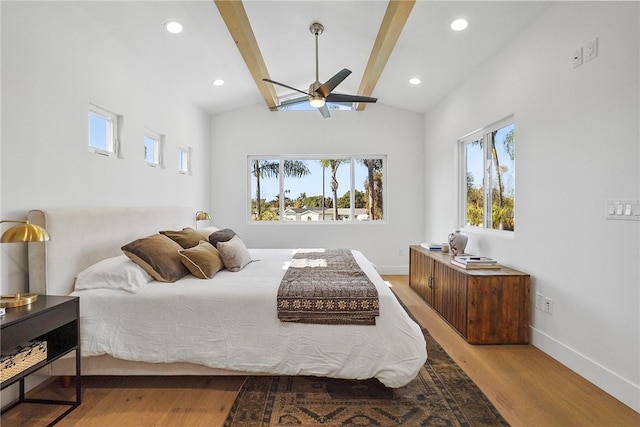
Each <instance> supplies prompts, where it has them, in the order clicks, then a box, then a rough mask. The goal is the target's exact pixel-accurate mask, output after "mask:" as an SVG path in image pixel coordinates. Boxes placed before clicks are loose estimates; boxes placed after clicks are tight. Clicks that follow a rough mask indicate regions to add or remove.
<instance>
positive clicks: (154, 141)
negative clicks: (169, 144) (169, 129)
mask: <svg viewBox="0 0 640 427" xmlns="http://www.w3.org/2000/svg"><path fill="white" fill-rule="evenodd" d="M163 149H164V135H160V134H158V133H155V132H152V131H150V130H147V131H145V133H144V160H145V162H147V164H148V165H149V166H153V167H156V166H160V167H162V165H163Z"/></svg>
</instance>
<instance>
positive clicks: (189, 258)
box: [178, 241, 224, 279]
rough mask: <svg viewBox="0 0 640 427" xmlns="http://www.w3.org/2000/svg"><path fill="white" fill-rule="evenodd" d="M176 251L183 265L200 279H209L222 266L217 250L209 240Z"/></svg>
mask: <svg viewBox="0 0 640 427" xmlns="http://www.w3.org/2000/svg"><path fill="white" fill-rule="evenodd" d="M178 253H179V254H180V260H181V261H182V263H183V264H184V265H185V267H187V268H188V269H189V271H190V272H191V274H193V275H194V276H196V277H198V278H200V279H211V278H212V277H213V276H214V275H215V274H216V273H217V272H218V271H220V270H222V269H223V268H224V265H223V263H222V259H221V258H220V254H219V253H218V250H217V249H216V248H214V247H213V245H212V244H211V243H209V242H205V241H201V242H200V243H199V244H198V246H195V247H193V248H190V249H183V250H181V251H178Z"/></svg>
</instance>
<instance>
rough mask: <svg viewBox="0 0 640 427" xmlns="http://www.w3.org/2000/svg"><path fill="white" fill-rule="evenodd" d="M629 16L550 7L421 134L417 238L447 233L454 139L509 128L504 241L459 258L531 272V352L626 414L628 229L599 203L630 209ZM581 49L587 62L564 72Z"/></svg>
mask: <svg viewBox="0 0 640 427" xmlns="http://www.w3.org/2000/svg"><path fill="white" fill-rule="evenodd" d="M639 6H640V5H639V4H638V3H637V2H624V3H623V2H559V3H557V4H555V5H554V6H552V7H551V8H550V9H549V10H548V11H547V13H545V14H544V15H543V16H542V17H541V18H540V19H538V20H537V21H536V22H535V23H534V24H533V25H532V26H531V27H530V28H529V29H528V30H527V31H525V32H524V33H523V34H521V36H519V37H518V38H517V39H515V40H513V42H512V43H511V44H510V45H509V46H507V47H506V48H505V49H503V50H501V52H500V54H498V55H497V56H495V57H494V58H492V59H491V60H490V61H488V62H487V63H485V64H484V66H482V67H481V68H480V69H478V70H476V72H475V73H474V75H473V77H471V78H470V79H469V80H468V81H467V82H466V83H465V84H463V85H462V86H461V87H459V88H458V89H457V90H456V91H455V92H454V93H452V94H451V95H450V96H448V97H447V98H446V99H445V100H443V101H442V102H441V103H440V105H439V106H438V107H437V108H435V109H434V110H433V111H431V112H430V113H429V114H427V118H426V126H425V129H426V152H425V159H426V160H425V161H426V166H427V167H426V184H425V185H426V202H425V203H426V215H425V218H426V225H425V227H426V236H425V239H426V240H442V239H443V238H444V236H446V235H447V234H448V233H449V232H450V231H451V230H452V229H453V228H454V227H455V226H456V224H455V220H454V218H455V217H456V215H455V212H456V211H455V203H456V199H455V194H456V175H455V164H456V163H455V162H456V151H455V148H456V140H457V139H458V138H459V137H461V136H462V135H464V134H466V133H468V132H470V131H473V130H475V129H477V128H479V127H482V126H485V125H488V124H490V123H492V122H495V121H497V120H499V119H502V118H504V117H506V116H508V115H509V114H512V113H513V114H514V115H515V126H516V163H517V166H516V231H515V233H514V236H513V237H512V238H502V237H498V236H495V235H487V234H478V233H470V234H469V240H470V243H469V247H468V252H471V253H478V254H482V255H487V256H491V257H494V258H497V259H498V260H500V261H501V262H503V263H504V264H507V265H510V266H513V267H516V268H518V269H520V270H523V271H526V272H528V273H530V274H531V276H532V289H531V296H532V298H531V307H532V323H531V326H532V330H531V332H532V342H533V344H534V345H535V346H537V347H539V348H541V349H542V350H543V351H545V352H546V353H548V354H550V355H551V356H553V357H554V358H556V359H558V360H559V361H561V362H562V363H564V364H565V365H567V366H569V367H570V368H572V369H573V370H575V371H576V372H578V373H579V374H581V375H582V376H584V377H586V378H587V379H589V380H590V381H592V382H594V383H595V384H596V385H598V386H599V387H601V388H602V389H604V390H605V391H607V392H609V393H610V394H612V395H614V396H615V397H617V398H618V399H619V400H621V401H623V402H624V403H626V404H627V405H629V406H631V407H632V408H634V409H635V410H636V411H640V362H639V361H640V314H639V313H640V310H639V306H640V291H639V289H640V267H639V264H640V263H639V259H640V223H638V222H631V221H610V220H609V221H608V220H606V219H605V200H606V199H608V198H618V197H619V198H638V197H640V175H639V165H640V150H639V147H640V132H639V118H640V109H639V93H640V85H639V76H640V70H639V63H640V56H639V50H640V47H639V39H640V37H639V36H640V35H639V33H638V32H639V30H638V29H639V27H640V25H639V16H640V15H639ZM594 37H598V39H599V55H598V57H597V58H596V59H595V60H592V61H589V62H586V63H584V64H583V65H582V66H580V67H578V68H576V69H574V68H573V66H572V60H571V58H572V53H573V51H574V50H575V49H576V48H578V47H579V46H583V45H585V44H586V43H587V42H588V41H590V40H592V39H593V38H594ZM443 177H447V178H449V181H450V182H449V184H448V185H443V184H442V183H443V181H446V180H443ZM536 292H540V293H542V294H544V295H545V296H546V297H549V298H552V299H553V303H554V311H553V314H552V315H549V314H546V313H544V312H542V311H540V310H535V309H534V306H535V304H534V303H535V299H534V296H535V293H536Z"/></svg>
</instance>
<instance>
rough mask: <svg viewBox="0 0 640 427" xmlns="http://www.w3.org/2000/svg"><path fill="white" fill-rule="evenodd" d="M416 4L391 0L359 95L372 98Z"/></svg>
mask: <svg viewBox="0 0 640 427" xmlns="http://www.w3.org/2000/svg"><path fill="white" fill-rule="evenodd" d="M414 4H415V0H389V5H388V6H387V11H386V12H385V14H384V18H382V24H381V25H380V30H379V31H378V36H377V37H376V41H375V43H374V44H373V48H372V49H371V55H370V56H369V62H368V63H367V67H366V68H365V71H364V74H363V75H362V81H361V82H360V87H359V88H358V95H361V96H371V94H372V93H373V89H374V88H375V87H376V84H378V80H379V79H380V76H381V75H382V71H383V70H384V67H385V65H387V61H388V60H389V57H390V56H391V52H392V51H393V48H394V47H395V45H396V42H397V41H398V38H399V37H400V33H402V29H403V28H404V24H405V23H406V22H407V19H408V18H409V15H410V14H411V10H412V9H413V5H414ZM366 105H367V104H365V103H359V104H358V106H357V107H356V110H357V111H362V110H364V108H365V107H366Z"/></svg>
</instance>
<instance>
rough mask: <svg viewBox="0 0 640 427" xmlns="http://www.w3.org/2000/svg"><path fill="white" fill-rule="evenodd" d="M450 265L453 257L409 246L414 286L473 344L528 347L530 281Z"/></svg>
mask: <svg viewBox="0 0 640 427" xmlns="http://www.w3.org/2000/svg"><path fill="white" fill-rule="evenodd" d="M450 261H451V255H450V254H448V253H442V252H440V251H430V250H428V249H425V248H423V247H422V246H419V245H416V246H410V247H409V286H410V287H411V289H413V290H414V291H415V292H416V293H417V294H418V295H419V296H420V297H421V298H422V299H423V300H424V301H425V302H426V303H427V304H428V305H429V306H431V307H432V308H433V309H434V310H435V311H436V312H437V313H438V314H439V315H440V316H442V317H443V318H444V319H445V320H446V321H447V322H448V323H449V324H450V325H451V326H452V327H453V328H454V329H455V330H456V331H457V332H458V333H459V334H460V335H461V336H462V337H463V338H464V339H465V340H467V342H469V343H471V344H527V343H528V342H529V292H530V291H529V288H530V276H529V275H528V274H526V273H523V272H521V271H517V270H514V269H512V268H508V267H505V266H501V267H500V268H499V269H469V270H467V269H464V268H460V267H457V266H454V265H452V264H451V263H450Z"/></svg>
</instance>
